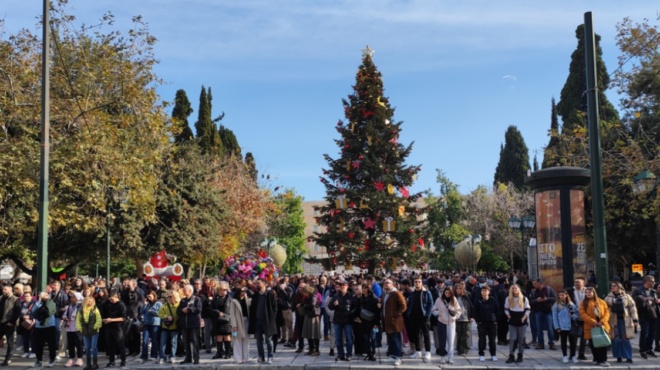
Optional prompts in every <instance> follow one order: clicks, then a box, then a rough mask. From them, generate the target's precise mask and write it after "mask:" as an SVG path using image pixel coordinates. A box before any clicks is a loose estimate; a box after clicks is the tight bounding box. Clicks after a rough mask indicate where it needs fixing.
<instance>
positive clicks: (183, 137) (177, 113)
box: [172, 89, 193, 144]
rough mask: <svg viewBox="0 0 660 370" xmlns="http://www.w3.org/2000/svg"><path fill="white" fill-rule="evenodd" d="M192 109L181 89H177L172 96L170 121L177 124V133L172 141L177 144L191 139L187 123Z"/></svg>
mask: <svg viewBox="0 0 660 370" xmlns="http://www.w3.org/2000/svg"><path fill="white" fill-rule="evenodd" d="M192 112H193V109H192V105H191V104H190V100H188V96H187V95H186V91H185V90H183V89H180V90H177V92H176V96H175V97H174V109H172V121H173V122H174V125H176V126H177V128H178V130H177V131H179V133H178V134H177V135H176V136H175V137H174V142H175V143H177V144H179V143H182V142H184V141H190V140H192V139H193V132H192V130H191V129H190V124H189V123H188V117H189V116H190V115H191V114H192Z"/></svg>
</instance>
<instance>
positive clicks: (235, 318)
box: [229, 299, 250, 339]
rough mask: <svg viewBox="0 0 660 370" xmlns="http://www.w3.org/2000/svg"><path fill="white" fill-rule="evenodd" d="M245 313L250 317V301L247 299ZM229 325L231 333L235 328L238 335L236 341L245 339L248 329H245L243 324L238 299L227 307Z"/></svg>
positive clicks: (247, 336) (233, 300)
mask: <svg viewBox="0 0 660 370" xmlns="http://www.w3.org/2000/svg"><path fill="white" fill-rule="evenodd" d="M247 311H248V316H249V315H250V299H247ZM229 324H230V325H231V328H232V331H233V330H234V328H236V329H237V330H236V332H237V333H238V335H237V336H236V339H247V338H249V335H248V328H246V327H245V324H244V323H243V310H241V303H240V302H239V300H238V299H232V300H231V305H230V306H229Z"/></svg>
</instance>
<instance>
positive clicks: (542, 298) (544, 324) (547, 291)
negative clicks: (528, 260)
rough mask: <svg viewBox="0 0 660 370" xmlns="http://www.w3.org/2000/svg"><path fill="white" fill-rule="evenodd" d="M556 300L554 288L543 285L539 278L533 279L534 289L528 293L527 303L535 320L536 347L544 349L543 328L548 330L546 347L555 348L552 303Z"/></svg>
mask: <svg viewBox="0 0 660 370" xmlns="http://www.w3.org/2000/svg"><path fill="white" fill-rule="evenodd" d="M555 302H557V294H555V291H554V289H552V288H551V287H549V286H547V285H545V284H544V283H543V280H541V279H540V278H536V279H534V290H533V291H532V293H530V296H529V304H530V305H531V306H532V311H533V312H534V316H535V317H534V318H533V320H536V343H537V344H536V349H544V348H545V347H544V345H543V328H545V329H546V330H548V348H550V349H552V350H556V349H557V348H556V347H555V341H554V339H555V338H554V332H555V330H554V328H553V326H554V324H553V323H552V305H554V304H555Z"/></svg>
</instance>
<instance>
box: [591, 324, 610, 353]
mask: <svg viewBox="0 0 660 370" xmlns="http://www.w3.org/2000/svg"><path fill="white" fill-rule="evenodd" d="M591 343H593V346H594V348H603V347H609V346H610V345H612V341H611V340H610V337H609V336H608V335H607V333H606V332H605V329H603V327H602V326H596V327H593V328H591Z"/></svg>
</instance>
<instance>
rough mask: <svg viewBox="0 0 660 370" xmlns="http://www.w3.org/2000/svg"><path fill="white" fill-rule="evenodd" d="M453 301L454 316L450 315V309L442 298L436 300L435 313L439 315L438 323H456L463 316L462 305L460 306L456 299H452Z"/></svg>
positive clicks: (451, 304)
mask: <svg viewBox="0 0 660 370" xmlns="http://www.w3.org/2000/svg"><path fill="white" fill-rule="evenodd" d="M451 299H452V301H451V303H450V306H451V308H452V309H453V310H454V312H455V314H454V316H451V315H449V308H448V307H447V305H446V304H445V301H444V300H443V299H442V297H438V299H436V300H435V304H434V305H433V311H434V312H437V313H438V321H440V322H441V323H443V324H445V325H447V324H449V323H453V322H456V319H457V318H458V317H460V316H461V313H463V310H462V309H461V305H459V304H458V301H457V300H456V298H455V297H452V298H451Z"/></svg>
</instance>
